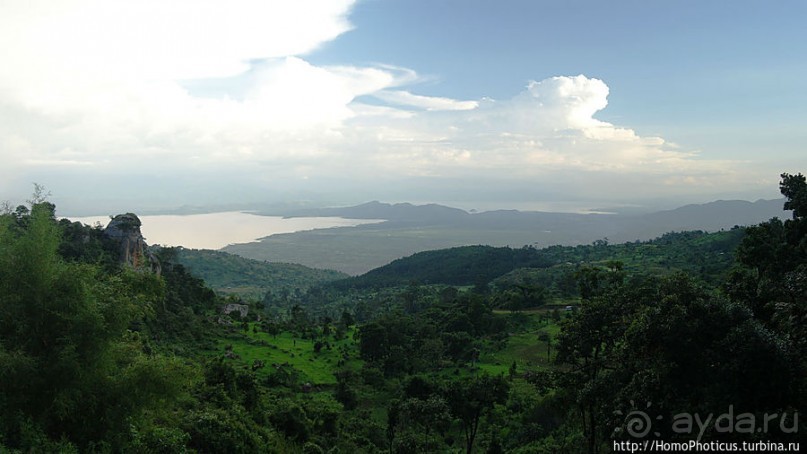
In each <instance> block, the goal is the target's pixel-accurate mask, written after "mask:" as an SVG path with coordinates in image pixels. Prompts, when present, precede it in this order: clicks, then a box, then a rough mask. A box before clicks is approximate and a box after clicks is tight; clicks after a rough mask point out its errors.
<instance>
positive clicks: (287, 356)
mask: <svg viewBox="0 0 807 454" xmlns="http://www.w3.org/2000/svg"><path fill="white" fill-rule="evenodd" d="M253 326H255V324H254V323H251V324H250V326H249V330H248V331H247V332H245V333H243V332H242V333H243V336H242V335H238V336H231V337H230V338H227V339H221V340H219V342H218V351H219V352H220V353H224V351H225V347H226V346H228V345H230V346H232V351H233V353H234V354H235V355H238V357H240V358H237V359H233V360H232V361H233V362H234V363H235V364H236V365H238V366H241V367H251V366H252V364H254V363H255V361H256V360H260V361H263V362H264V364H265V367H263V368H260V369H257V371H256V373H257V374H258V376H259V377H266V376H267V375H268V374H269V373H270V371H271V370H272V365H273V364H278V365H280V364H288V365H290V366H292V367H294V369H296V370H298V371H299V372H300V374H301V376H300V379H301V381H303V382H308V383H311V384H314V385H329V384H335V383H336V378H335V377H334V375H333V373H334V371H336V370H337V368H339V366H338V364H339V362H340V360H344V366H343V367H344V368H349V369H353V370H358V369H360V368H361V363H362V362H361V360H360V359H359V352H358V348H357V347H356V344H355V341H354V340H353V333H354V329H351V330H350V331H348V333H347V336H346V338H345V339H342V340H338V341H336V340H334V339H333V338H332V337H329V338H328V339H327V342H328V343H330V346H331V348H327V347H323V348H322V349H321V350H320V351H319V352H318V353H316V352H314V343H315V341H313V340H311V339H301V338H299V337H295V336H294V335H293V334H292V333H290V332H284V333H281V334H278V335H277V336H272V335H270V334H268V333H265V332H261V331H258V332H257V333H255V332H253V331H252V327H253Z"/></svg>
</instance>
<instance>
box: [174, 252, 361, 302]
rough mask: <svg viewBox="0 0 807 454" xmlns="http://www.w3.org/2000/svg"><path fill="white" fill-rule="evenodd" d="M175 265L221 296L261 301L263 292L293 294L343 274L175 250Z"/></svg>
mask: <svg viewBox="0 0 807 454" xmlns="http://www.w3.org/2000/svg"><path fill="white" fill-rule="evenodd" d="M175 250H176V258H177V262H178V263H179V264H181V265H182V266H184V267H186V268H187V269H188V271H190V273H191V274H193V275H194V276H196V277H198V278H200V279H202V280H204V281H205V282H206V283H207V285H208V286H210V287H211V288H213V289H214V290H216V291H219V292H222V293H229V294H236V295H239V296H252V297H263V295H264V294H265V293H266V291H267V290H271V291H273V292H284V291H288V292H293V291H295V290H306V289H307V288H309V287H310V286H312V285H316V284H322V283H325V282H330V281H335V280H337V279H344V278H346V277H347V275H346V274H344V273H340V272H338V271H332V270H319V269H314V268H309V267H307V266H303V265H297V264H292V263H268V262H262V261H259V260H252V259H247V258H244V257H240V256H237V255H233V254H228V253H226V252H221V251H211V250H206V249H185V248H176V249H175Z"/></svg>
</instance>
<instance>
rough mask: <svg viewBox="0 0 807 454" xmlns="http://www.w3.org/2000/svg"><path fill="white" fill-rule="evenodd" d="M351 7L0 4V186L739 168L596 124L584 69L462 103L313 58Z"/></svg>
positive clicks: (600, 90)
mask: <svg viewBox="0 0 807 454" xmlns="http://www.w3.org/2000/svg"><path fill="white" fill-rule="evenodd" d="M354 3H355V2H354V1H353V0H276V1H270V2H267V1H255V0H234V1H229V2H223V1H214V0H194V1H189V0H173V1H170V2H164V1H156V0H142V1H139V2H124V1H119V0H63V1H60V2H52V1H47V0H31V1H26V2H2V3H0V55H3V61H2V64H3V68H4V69H3V70H2V71H0V180H2V182H1V183H0V189H2V190H8V188H10V187H11V186H12V182H13V181H15V180H18V182H23V183H24V184H26V185H27V184H29V182H30V179H31V178H37V175H45V176H46V177H48V178H54V179H56V180H58V179H59V178H62V177H64V180H65V181H77V180H79V181H82V182H87V183H88V184H92V181H93V180H92V179H93V178H96V177H98V175H170V176H176V175H183V178H185V179H188V178H190V177H189V175H195V174H198V175H204V176H205V178H209V177H210V175H215V178H213V180H214V183H211V186H213V188H212V189H211V191H215V190H216V189H215V185H216V184H219V185H225V186H227V187H235V186H237V185H240V184H246V183H250V184H252V185H253V187H255V186H257V187H266V188H277V187H279V186H280V185H288V184H291V183H295V182H296V183H295V184H297V185H299V187H300V188H303V189H306V190H312V191H330V190H333V186H334V185H339V184H344V185H345V186H346V187H351V188H357V187H363V188H372V187H375V188H379V189H380V190H382V189H383V188H384V185H386V184H387V182H388V181H393V180H396V179H398V180H401V181H403V180H405V179H408V178H432V179H440V178H444V179H458V178H464V179H467V180H471V181H472V180H474V179H476V178H484V179H485V180H486V181H495V182H497V183H496V184H500V185H502V186H506V185H508V184H511V183H513V182H519V183H520V184H530V182H540V184H543V185H552V184H555V185H558V186H564V185H566V186H568V187H569V190H574V191H581V192H585V191H589V192H591V191H594V192H597V191H601V188H600V187H598V188H595V189H587V188H586V187H583V186H581V185H579V184H571V183H569V181H571V180H570V178H569V175H570V174H571V173H573V172H585V173H586V174H591V175H598V177H597V178H592V181H594V180H597V179H598V178H600V179H601V180H602V181H614V182H616V183H614V184H612V189H613V190H614V194H617V193H618V190H621V191H622V193H631V192H632V191H634V192H635V185H636V184H637V183H638V182H642V183H643V184H644V183H646V186H647V188H648V189H647V190H648V192H653V191H655V192H657V193H661V192H663V191H669V187H668V185H667V184H666V183H665V182H675V181H685V182H687V184H688V185H690V186H698V185H699V184H701V182H705V181H708V182H710V183H722V184H727V185H730V184H734V183H736V182H738V181H741V180H742V179H743V178H744V177H745V173H744V172H745V170H743V168H742V166H741V165H739V164H738V163H734V162H727V161H722V162H721V161H709V160H705V159H701V158H700V157H699V156H698V155H697V153H694V152H692V151H687V150H681V149H679V148H678V147H676V146H674V145H672V144H668V143H666V141H665V140H663V139H662V138H659V137H644V136H641V135H640V134H638V133H637V132H636V131H633V130H632V129H630V128H629V127H624V126H617V125H614V124H611V123H608V122H605V121H602V120H599V119H597V118H596V115H597V114H598V113H599V112H600V111H602V110H603V109H605V108H606V107H607V104H608V96H609V88H608V86H607V85H606V83H605V82H604V81H601V80H598V79H595V78H590V77H586V76H584V75H578V76H558V77H551V78H547V79H544V80H540V81H531V82H529V83H528V84H527V85H526V87H525V88H524V89H523V90H522V91H521V92H520V93H517V94H516V95H515V96H513V97H512V98H510V99H504V100H493V99H487V98H485V99H479V100H473V99H472V100H457V99H451V98H447V97H439V96H424V95H420V94H417V93H416V91H417V83H418V82H420V81H421V80H422V79H421V77H420V76H419V75H418V74H417V72H416V71H414V70H412V69H408V68H400V67H395V66H391V65H382V64H378V65H363V66H360V65H351V64H344V65H339V66H317V65H315V64H313V63H311V62H310V61H309V60H308V59H307V58H306V56H307V54H309V53H310V52H312V51H313V50H316V49H318V48H320V47H321V46H322V45H323V44H325V43H327V42H330V41H333V40H334V39H335V38H336V37H338V36H339V35H340V34H343V33H346V32H349V30H350V29H351V27H352V26H351V24H350V22H349V20H348V17H349V13H350V11H351V9H352V8H353V6H354ZM199 81H202V82H210V81H213V82H216V83H218V84H220V85H222V86H224V87H225V89H224V90H220V91H219V92H217V93H214V94H211V93H210V92H205V90H204V89H203V88H202V89H199V88H198V86H199V84H196V85H194V82H199ZM202 85H204V84H202ZM193 86H196V87H197V88H189V87H193ZM379 101H380V102H381V103H382V104H383V105H379V104H378V102H379ZM741 177H743V178H741ZM609 178H612V180H609ZM105 181H107V180H105ZM163 181H164V184H165V185H166V189H169V185H170V184H171V181H172V178H170V177H166V178H165V179H164V180H163ZM42 182H43V183H45V184H48V183H50V182H49V181H42ZM323 182H327V183H323ZM362 183H364V186H362ZM326 184H327V185H330V186H328V187H326V186H324V185H326ZM703 184H705V183H703ZM3 185H5V186H3ZM51 185H53V184H51ZM55 186H57V187H58V183H57V184H56V185H55ZM622 186H624V188H622V189H620V187H622ZM631 186H633V187H631ZM109 189H110V191H111V190H113V189H114V188H109ZM57 190H65V188H59V189H57ZM124 190H126V188H121V191H124ZM358 197H361V196H358ZM367 197H373V198H376V197H375V196H374V195H373V194H367Z"/></svg>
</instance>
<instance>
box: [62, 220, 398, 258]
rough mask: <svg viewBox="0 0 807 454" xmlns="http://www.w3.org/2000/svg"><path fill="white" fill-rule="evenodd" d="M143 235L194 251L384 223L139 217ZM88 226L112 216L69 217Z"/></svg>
mask: <svg viewBox="0 0 807 454" xmlns="http://www.w3.org/2000/svg"><path fill="white" fill-rule="evenodd" d="M138 217H139V218H140V221H141V222H142V223H143V225H142V226H141V227H140V231H141V232H143V236H144V237H145V238H146V242H147V243H148V244H161V245H165V246H183V247H186V248H191V249H221V248H223V247H224V246H227V245H229V244H236V243H249V242H251V241H255V240H257V239H259V238H263V237H266V236H269V235H274V234H277V233H292V232H299V231H303V230H314V229H326V228H330V227H352V226H356V225H361V224H373V223H378V222H382V221H379V220H368V219H345V218H337V217H316V218H283V217H280V216H258V215H255V214H250V213H244V212H240V211H228V212H222V213H207V214H189V215H156V216H138ZM68 219H70V220H71V221H78V222H81V223H84V224H88V225H95V224H96V223H100V224H101V225H102V226H104V227H105V226H106V225H107V224H108V223H109V216H86V217H69V218H68Z"/></svg>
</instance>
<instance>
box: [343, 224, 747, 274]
mask: <svg viewBox="0 0 807 454" xmlns="http://www.w3.org/2000/svg"><path fill="white" fill-rule="evenodd" d="M744 232H745V230H744V229H743V228H735V229H731V230H727V231H720V232H714V233H707V232H703V231H690V232H671V233H667V234H665V235H663V236H661V237H659V238H656V239H653V240H650V241H636V242H632V243H623V244H608V242H607V241H605V240H599V241H595V242H594V243H593V244H590V245H585V246H551V247H548V248H543V249H536V248H532V247H524V248H520V249H513V248H509V247H491V246H465V247H456V248H450V249H441V250H434V251H427V252H419V253H417V254H414V255H411V256H409V257H405V258H402V259H398V260H395V261H393V262H392V263H390V264H388V265H385V266H382V267H380V268H376V269H374V270H372V271H370V272H368V273H366V274H363V275H361V276H357V277H352V278H348V279H344V280H340V281H335V282H332V283H331V284H329V286H330V287H334V288H341V289H345V288H382V287H389V286H396V285H406V284H408V283H411V282H417V283H421V284H446V285H480V284H487V283H489V282H491V281H492V280H494V279H496V278H498V277H501V276H503V275H505V274H507V273H509V272H511V271H513V270H516V269H519V268H551V267H553V266H560V265H578V264H583V263H597V262H605V261H619V262H621V263H622V264H623V266H625V267H626V268H627V269H629V270H633V271H636V272H644V273H651V272H654V273H662V274H663V273H669V272H671V271H687V272H689V273H692V274H693V275H699V276H700V277H701V278H703V279H704V280H707V281H710V280H716V279H719V278H722V277H723V275H724V274H725V273H726V272H727V271H728V269H729V268H730V267H731V265H732V263H733V261H734V255H735V250H736V249H737V246H738V245H739V244H740V242H741V241H742V238H743V236H744Z"/></svg>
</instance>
